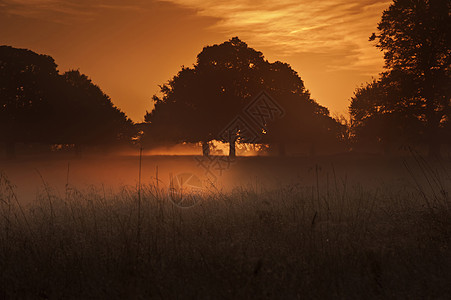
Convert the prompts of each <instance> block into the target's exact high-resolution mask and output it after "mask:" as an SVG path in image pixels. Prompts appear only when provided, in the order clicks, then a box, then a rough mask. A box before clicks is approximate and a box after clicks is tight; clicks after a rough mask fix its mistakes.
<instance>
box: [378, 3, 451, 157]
mask: <svg viewBox="0 0 451 300" xmlns="http://www.w3.org/2000/svg"><path fill="white" fill-rule="evenodd" d="M450 34H451V2H450V1H448V0H395V1H394V2H393V3H392V4H391V6H390V7H389V8H388V9H387V10H386V11H384V13H383V15H382V20H381V22H380V23H379V25H378V33H377V34H373V35H372V37H371V38H370V40H376V41H377V45H376V46H377V47H378V48H380V49H381V50H382V51H384V52H385V54H384V58H385V67H386V68H387V69H388V71H387V74H385V75H384V76H386V77H387V78H394V79H395V80H396V81H397V82H398V83H399V84H401V85H404V86H406V85H410V87H411V89H410V90H409V91H407V93H406V94H404V95H403V97H397V98H395V99H392V101H401V99H404V100H402V101H407V99H408V101H409V102H410V105H409V107H410V108H411V107H414V108H415V109H414V110H413V111H412V110H410V111H406V110H403V111H402V115H406V114H409V115H410V117H416V118H417V119H419V120H421V121H422V122H423V123H424V131H423V137H424V140H425V141H426V142H427V144H428V145H429V155H431V156H438V155H440V145H441V143H442V142H443V137H444V136H445V135H446V134H445V132H444V130H446V129H447V128H449V126H448V125H447V124H446V123H447V122H449V118H450V93H451V76H450V75H451V74H450V65H451V55H450V54H451V44H450V40H451V39H450ZM391 73H394V75H392V74H391ZM400 74H402V75H400ZM406 80H407V83H403V81H406ZM404 91H406V90H404Z"/></svg>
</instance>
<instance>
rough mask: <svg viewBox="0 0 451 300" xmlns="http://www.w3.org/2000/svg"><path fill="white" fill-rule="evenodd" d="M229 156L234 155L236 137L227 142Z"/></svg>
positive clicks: (232, 156)
mask: <svg viewBox="0 0 451 300" xmlns="http://www.w3.org/2000/svg"><path fill="white" fill-rule="evenodd" d="M229 157H231V158H235V157H236V139H231V140H230V142H229Z"/></svg>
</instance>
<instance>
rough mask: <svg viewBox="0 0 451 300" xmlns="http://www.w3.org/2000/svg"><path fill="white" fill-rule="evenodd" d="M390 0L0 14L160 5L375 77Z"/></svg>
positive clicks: (245, 1) (104, 3) (111, 1)
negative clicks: (377, 37) (376, 42)
mask: <svg viewBox="0 0 451 300" xmlns="http://www.w3.org/2000/svg"><path fill="white" fill-rule="evenodd" d="M391 2H392V1H391V0H321V1H315V0H279V1H273V0H128V1H123V0H0V12H6V13H7V14H10V15H17V16H22V17H27V18H40V19H44V20H47V21H53V22H59V23H71V22H73V21H76V22H80V21H83V20H84V21H90V20H93V19H95V18H96V16H98V14H104V13H105V12H106V11H117V10H119V11H121V10H122V11H145V10H146V9H149V10H150V9H152V5H153V4H155V3H169V4H172V5H174V4H175V5H177V6H179V7H183V8H188V9H190V10H189V11H190V12H191V13H194V14H197V15H198V16H202V17H212V18H213V19H214V20H217V21H216V22H215V23H214V25H212V26H211V28H210V29H211V30H214V31H215V32H220V33H223V34H224V35H226V36H229V37H232V36H239V37H240V38H242V39H243V40H245V41H246V42H248V43H250V44H252V46H253V47H255V48H257V49H261V48H264V49H271V50H273V51H272V52H274V53H278V54H279V55H280V56H283V57H289V56H295V55H301V54H306V53H307V54H308V53H310V54H324V56H325V57H329V58H330V61H328V62H327V71H336V70H356V71H359V72H360V73H367V74H374V72H375V70H379V69H380V65H381V54H380V53H379V52H378V50H377V49H376V48H375V47H374V46H373V45H371V43H369V42H368V37H369V36H370V35H371V33H372V32H374V31H375V30H376V25H377V23H378V21H379V20H380V16H381V13H382V11H383V10H384V9H386V8H387V7H388V5H389V4H390V3H391Z"/></svg>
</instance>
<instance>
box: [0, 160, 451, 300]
mask: <svg viewBox="0 0 451 300" xmlns="http://www.w3.org/2000/svg"><path fill="white" fill-rule="evenodd" d="M136 161H137V159H136V157H134V158H124V159H121V160H116V161H112V159H111V158H107V159H104V160H102V159H95V160H94V161H85V162H82V161H79V162H71V164H67V162H66V161H65V160H60V161H56V162H55V161H47V162H45V163H44V165H45V166H46V167H47V168H48V169H45V168H43V167H42V166H43V163H42V162H31V161H19V162H15V163H8V164H6V163H4V165H3V167H4V168H3V169H4V171H3V172H2V173H1V175H0V299H27V298H28V299H80V298H87V299H148V298H154V299H193V298H196V299H197V298H201V299H250V298H255V299H273V298H279V299H305V298H309V299H327V298H335V299H362V298H364V299H371V298H373V299H374V298H378V299H379V298H380V299H386V298H403V299H424V298H427V299H449V298H450V297H451V285H450V282H451V251H450V246H451V207H450V205H451V200H450V196H449V191H450V187H451V172H450V170H451V169H450V166H451V164H450V162H449V159H448V160H443V161H440V162H430V161H426V160H424V159H422V158H421V157H418V156H412V157H408V158H391V159H380V158H374V157H354V156H352V157H351V156H346V157H325V158H320V159H317V160H309V159H302V158H285V159H276V158H247V159H239V160H238V161H237V162H235V163H234V164H233V165H231V166H230V168H229V169H227V170H225V171H224V174H223V176H222V177H221V179H220V180H219V181H217V182H211V181H210V182H209V183H205V185H204V187H203V189H202V193H200V194H199V195H198V196H197V197H198V198H196V200H198V202H196V203H195V205H194V206H192V207H189V208H183V207H179V206H177V205H174V201H173V199H171V198H170V197H169V196H168V188H167V186H168V183H167V181H166V182H165V178H168V176H169V175H168V173H174V174H176V173H180V172H188V171H189V170H191V172H192V173H196V174H197V173H198V172H200V174H202V171H203V170H202V169H199V166H198V164H197V163H196V161H195V160H194V159H193V158H179V157H172V158H171V157H166V158H164V157H155V158H152V157H144V158H143V162H142V188H141V189H139V188H138V187H137V178H138V164H137V163H136ZM33 164H34V165H33ZM112 164H114V165H117V166H120V167H117V173H116V172H115V174H116V175H117V174H119V173H120V174H122V175H123V176H124V178H128V180H129V181H127V179H119V180H117V181H116V182H113V181H111V182H108V181H107V180H105V182H106V183H104V185H101V184H97V181H102V178H104V179H108V174H109V173H110V174H111V173H112V171H109V169H108V170H107V169H105V168H106V166H109V167H111V166H112ZM31 165H32V167H30V166H31ZM68 165H69V167H68ZM25 166H27V168H29V169H30V170H31V169H38V170H39V168H41V171H42V170H44V169H45V170H44V171H42V172H39V174H40V176H38V177H39V178H38V179H36V178H35V179H36V180H37V181H36V184H39V186H40V187H39V188H38V189H37V190H35V191H36V193H35V194H34V195H31V191H32V190H33V188H30V187H29V188H28V192H27V193H22V194H21V192H20V186H22V187H24V188H25V187H26V186H27V183H26V182H19V183H17V182H16V181H18V180H19V179H20V174H23V175H24V176H25V177H26V176H30V177H26V178H27V182H28V184H30V182H31V181H30V178H31V177H32V176H31V175H27V174H28V173H27V172H26V171H25V170H27V169H26V168H25ZM88 166H91V167H92V168H93V169H89V168H88ZM156 166H158V168H156ZM52 168H53V169H55V168H56V169H57V170H56V171H55V170H54V173H55V174H56V175H55V176H54V178H53V179H54V180H51V179H49V178H50V176H49V174H50V171H49V170H50V169H52ZM77 168H78V169H77ZM94 169H95V170H97V171H96V172H98V173H95V172H94ZM99 170H100V171H99ZM125 170H128V172H126V171H125ZM157 170H159V171H157ZM187 170H188V171H187ZM83 172H85V173H83ZM9 174H13V175H12V176H9ZM99 174H102V175H99ZM84 175H85V177H84ZM33 176H34V177H36V176H37V175H36V174H35V175H33ZM102 176H105V177H102ZM200 176H201V175H199V177H200ZM34 177H33V178H34ZM99 177H100V178H99ZM13 178H14V179H13ZM77 178H78V179H77ZM81 178H85V180H88V181H89V180H90V178H93V179H92V180H94V179H96V180H97V181H95V182H96V184H95V185H93V186H89V185H83V184H81V183H80V182H81V181H80V179H81ZM157 178H158V179H157ZM77 180H78V181H77ZM121 180H124V181H123V182H122V181H121ZM39 181H40V182H39ZM53 182H55V186H57V187H55V186H52V183H53ZM93 182H94V181H93ZM119 182H122V183H124V184H123V185H122V187H120V186H119ZM77 183H80V185H79V186H78V185H77ZM108 183H109V184H110V185H113V186H114V188H111V189H110V188H109V187H108ZM15 186H17V187H15ZM21 197H24V198H27V197H31V198H29V199H28V200H27V199H22V198H21Z"/></svg>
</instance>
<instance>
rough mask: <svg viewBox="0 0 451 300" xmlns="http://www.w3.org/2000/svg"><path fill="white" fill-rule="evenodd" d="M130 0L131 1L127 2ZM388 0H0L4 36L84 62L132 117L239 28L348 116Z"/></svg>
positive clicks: (372, 60) (78, 65)
mask: <svg viewBox="0 0 451 300" xmlns="http://www.w3.org/2000/svg"><path fill="white" fill-rule="evenodd" d="M124 3H125V4H124ZM390 3H391V1H387V0H321V1H314V0H279V1H268V0H260V1H255V0H165V1H157V0H127V1H123V0H0V44H6V45H11V46H14V47H19V48H28V49H31V50H33V51H35V52H38V53H44V54H48V55H51V56H52V57H53V58H55V60H56V62H57V64H58V65H59V69H60V71H66V70H68V69H80V71H81V72H83V73H85V74H87V75H89V76H90V77H91V79H92V80H93V81H94V82H95V83H96V84H98V85H99V86H100V87H101V88H102V89H103V91H104V92H105V93H107V94H108V95H110V96H111V98H112V100H113V102H114V103H115V104H116V105H117V106H118V107H119V108H121V109H122V110H123V111H124V112H125V113H127V115H128V116H129V117H131V118H132V119H133V120H134V121H136V122H140V121H143V118H144V114H145V112H146V110H151V109H152V105H151V101H150V99H151V96H152V95H153V94H155V93H156V92H158V90H159V89H158V85H160V84H163V83H164V82H166V81H167V80H168V79H170V78H171V77H172V76H173V75H175V74H176V73H177V71H178V70H179V69H180V67H181V66H182V65H185V66H190V65H192V64H193V63H194V62H195V59H196V55H197V54H198V53H199V52H200V51H201V50H202V48H203V47H204V46H206V45H211V44H216V43H222V42H224V41H226V40H228V39H230V38H231V37H233V36H238V37H239V38H241V39H242V40H244V41H245V42H247V43H248V44H249V45H250V46H251V47H253V48H255V49H256V50H259V51H262V52H263V54H264V55H265V56H266V58H267V59H268V60H270V61H275V60H280V61H283V62H287V63H289V64H291V66H292V67H293V68H294V69H295V70H296V71H297V72H298V73H299V74H300V76H301V78H302V79H303V80H304V82H305V85H306V87H307V89H309V90H310V91H311V93H312V97H313V98H314V99H315V100H317V101H318V102H319V103H320V104H322V105H324V106H326V107H328V108H329V109H330V110H331V112H332V114H334V113H339V114H345V113H346V112H347V106H348V105H349V99H350V97H351V96H352V95H353V92H354V90H355V88H356V87H358V86H360V85H361V84H362V83H364V82H366V81H369V80H371V77H377V75H378V73H379V72H381V71H382V65H383V59H382V53H380V52H379V51H378V50H377V49H376V48H375V47H374V46H373V45H372V44H371V43H370V42H368V37H369V36H370V35H371V33H372V32H374V31H375V30H376V26H377V22H378V21H379V19H380V17H381V14H382V11H383V10H384V9H386V8H387V7H388V6H389V4H390Z"/></svg>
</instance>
